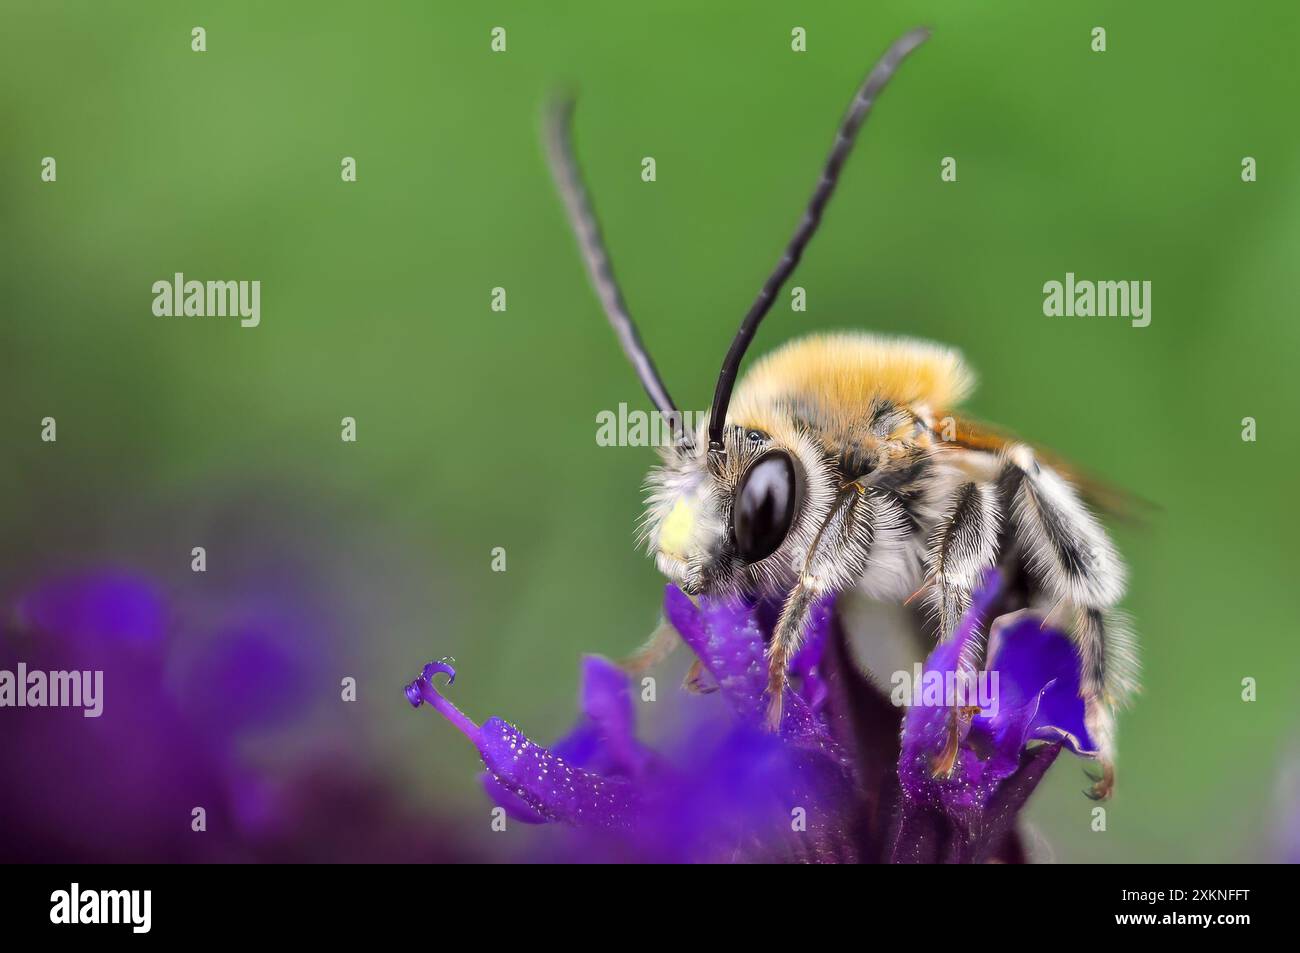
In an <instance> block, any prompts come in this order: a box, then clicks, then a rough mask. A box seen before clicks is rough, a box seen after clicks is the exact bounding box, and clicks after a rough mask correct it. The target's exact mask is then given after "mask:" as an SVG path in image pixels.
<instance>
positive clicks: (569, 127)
mask: <svg viewBox="0 0 1300 953" xmlns="http://www.w3.org/2000/svg"><path fill="white" fill-rule="evenodd" d="M574 104H575V99H574V97H573V96H572V95H566V96H557V97H555V98H554V99H553V100H552V101H551V102H550V104H549V105H548V106H547V108H546V112H545V119H544V126H545V128H544V135H545V140H546V154H547V159H548V160H549V163H550V167H551V175H552V176H553V177H554V178H555V185H556V188H557V189H559V192H560V197H561V198H562V199H563V200H564V210H565V212H566V213H568V216H569V225H570V226H572V228H573V234H574V237H576V238H577V240H578V248H579V250H580V251H581V252H582V260H583V263H584V264H585V265H586V266H587V277H588V278H589V279H590V280H591V286H592V288H593V289H594V290H595V292H596V297H598V298H599V299H600V303H601V306H602V307H603V308H604V309H605V317H607V318H608V319H609V323H610V324H611V325H612V326H613V328H614V333H615V334H616V335H617V336H618V343H619V344H620V345H622V347H623V353H624V354H626V355H627V359H628V360H629V361H631V362H632V368H633V370H635V371H636V376H637V377H638V378H640V380H641V386H643V387H644V388H645V390H646V393H647V394H649V395H650V400H651V401H653V402H654V405H655V407H657V408H658V409H659V411H660V412H661V413H663V414H664V415H665V416H666V417H668V419H669V421H670V422H672V424H673V426H674V427H676V426H678V425H679V422H680V415H679V414H678V413H677V406H676V405H675V404H674V403H673V399H672V397H670V396H669V395H668V389H667V388H666V387H664V382H663V380H662V379H661V378H660V377H659V371H658V370H657V369H656V368H655V364H654V361H653V360H651V359H650V352H649V351H647V350H646V347H645V344H644V343H643V342H642V340H641V335H640V334H638V333H637V329H636V324H634V323H633V321H632V316H631V315H630V314H628V310H627V304H626V302H624V300H623V293H622V291H620V290H619V287H618V280H617V279H616V278H615V277H614V268H613V265H612V264H611V263H610V260H609V253H608V252H607V251H606V250H605V242H604V240H603V239H602V238H601V234H600V222H599V221H597V219H596V212H595V209H593V208H592V206H591V200H590V199H589V198H588V197H587V187H586V184H585V183H584V182H583V180H582V170H581V169H580V168H579V167H578V159H577V157H576V156H575V155H574V151H573V109H574Z"/></svg>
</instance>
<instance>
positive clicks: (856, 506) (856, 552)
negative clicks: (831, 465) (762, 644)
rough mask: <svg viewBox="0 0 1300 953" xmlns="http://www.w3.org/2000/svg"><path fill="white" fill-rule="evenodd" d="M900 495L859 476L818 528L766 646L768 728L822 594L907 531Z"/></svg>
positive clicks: (777, 717)
mask: <svg viewBox="0 0 1300 953" xmlns="http://www.w3.org/2000/svg"><path fill="white" fill-rule="evenodd" d="M905 532H906V529H905V520H904V518H903V515H902V508H901V505H900V504H899V502H898V499H897V498H896V497H895V496H893V495H892V494H889V493H886V492H883V491H879V490H875V489H871V488H869V487H866V486H864V485H863V484H861V483H859V482H857V481H854V482H852V483H848V484H846V485H845V486H844V487H843V488H842V489H841V490H840V492H839V495H838V496H837V497H836V498H835V503H834V504H833V505H832V506H831V511H830V515H829V516H827V517H826V520H825V522H823V523H822V525H821V527H820V528H819V529H818V530H817V535H816V536H815V537H814V538H813V542H812V545H811V546H809V548H808V552H807V554H806V555H805V556H804V559H803V566H802V569H801V571H800V573H799V579H798V582H796V583H795V586H794V588H793V589H791V590H790V594H789V596H787V598H786V600H785V606H784V608H782V610H781V617H780V619H779V620H777V624H776V629H775V631H774V632H773V633H772V642H771V644H770V645H769V646H768V648H767V661H768V680H767V695H768V702H767V712H766V717H765V719H764V723H765V726H766V727H767V729H768V730H769V731H777V730H779V729H780V727H781V715H782V709H783V701H782V696H783V694H784V692H785V688H786V684H787V683H788V681H789V669H790V659H791V658H793V656H794V653H795V652H797V651H798V650H799V645H800V643H801V642H802V641H803V637H804V633H805V632H806V631H807V629H808V622H809V619H810V618H811V616H812V610H813V607H814V606H816V604H817V602H818V600H820V599H821V598H822V597H823V596H826V595H829V594H830V593H833V592H840V591H842V590H844V589H846V588H848V587H849V586H851V585H853V584H854V583H856V582H857V581H858V580H859V579H861V578H862V577H863V574H864V572H865V571H866V570H867V569H868V568H869V566H868V564H869V562H870V560H871V557H872V555H873V553H875V552H876V551H877V550H880V555H881V557H882V558H888V557H887V556H886V552H887V551H888V552H893V551H895V550H896V548H897V547H896V546H894V545H882V544H893V543H896V542H897V539H896V537H899V536H900V535H901V534H903V533H905Z"/></svg>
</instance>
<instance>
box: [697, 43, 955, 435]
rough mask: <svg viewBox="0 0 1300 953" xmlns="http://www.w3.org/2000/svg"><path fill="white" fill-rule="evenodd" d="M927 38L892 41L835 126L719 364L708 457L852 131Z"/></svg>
mask: <svg viewBox="0 0 1300 953" xmlns="http://www.w3.org/2000/svg"><path fill="white" fill-rule="evenodd" d="M929 36H930V31H929V30H928V29H926V28H925V27H918V28H917V29H915V30H912V31H910V32H908V33H905V34H903V36H901V37H899V38H898V39H897V40H895V41H894V43H893V45H891V46H890V47H889V49H888V50H886V51H885V55H884V56H882V57H881V58H880V60H879V62H877V63H876V65H875V66H874V67H872V70H871V72H870V73H869V74H867V78H866V79H865V80H864V81H863V83H862V86H861V88H860V89H859V90H858V93H857V95H856V96H855V97H854V99H853V103H852V104H851V105H850V106H849V111H848V112H847V113H846V114H845V116H844V119H843V121H842V122H841V123H840V128H839V132H837V133H836V135H835V145H833V146H832V147H831V151H830V155H828V156H827V157H826V164H825V166H824V167H823V168H822V175H821V178H820V179H819V180H818V181H817V188H816V189H814V190H813V194H812V198H811V199H810V200H809V202H808V205H807V207H806V208H805V209H804V213H803V219H802V220H801V221H800V222H799V227H798V228H796V229H795V232H794V237H792V238H791V239H790V241H789V243H788V244H787V245H786V246H785V252H784V254H782V255H781V260H780V261H778V262H777V264H776V269H775V270H774V271H773V272H772V273H771V274H770V275H769V276H768V278H767V281H765V282H764V283H763V288H762V290H761V291H759V293H758V297H757V298H756V299H755V300H754V303H753V304H752V305H750V308H749V313H748V314H746V315H745V320H744V321H742V322H741V323H740V330H739V331H737V332H736V337H735V340H733V341H732V342H731V347H730V348H729V349H728V350H727V357H726V359H725V360H724V361H723V362H722V370H721V372H720V373H719V374H718V386H717V389H716V390H715V391H714V392H713V410H712V413H711V414H710V416H709V451H710V452H711V453H723V452H725V451H724V444H723V442H722V428H723V426H724V424H725V423H726V421H727V406H728V405H729V404H730V403H731V390H732V388H733V387H734V386H735V384H736V374H737V372H738V371H739V370H740V362H741V359H742V358H744V356H745V351H747V350H748V349H749V344H750V342H751V341H753V340H754V333H755V332H756V331H757V330H758V326H759V324H761V323H762V321H763V318H764V317H766V316H767V312H768V311H770V310H771V308H772V304H773V302H775V301H776V295H777V292H779V291H780V290H781V286H782V285H784V284H785V282H786V279H787V278H789V277H790V275H791V274H792V273H793V272H794V270H795V268H796V267H798V265H799V259H800V258H801V257H802V256H803V251H804V248H806V247H807V245H808V242H809V241H810V240H811V239H812V237H813V235H814V234H815V233H816V231H817V226H818V225H820V224H821V219H822V212H823V211H825V209H826V203H827V202H829V201H830V198H831V194H832V193H833V192H834V191H835V185H836V183H837V182H838V181H839V178H840V171H841V169H843V167H844V161H845V160H846V159H847V158H848V156H849V153H850V152H851V151H852V150H853V140H854V139H855V138H856V137H857V134H858V130H859V129H860V128H861V127H862V123H863V122H864V121H865V120H866V118H867V114H868V113H870V112H871V107H872V106H873V105H875V102H876V97H877V96H879V95H880V91H881V90H882V89H884V88H885V84H886V83H888V82H889V80H890V78H891V77H892V76H893V75H894V72H895V70H897V69H898V65H899V64H900V63H901V62H902V61H903V59H904V58H905V57H906V56H907V55H908V54H909V53H911V52H912V51H913V50H914V49H916V48H917V47H918V46H920V45H921V44H922V43H924V42H925V41H926V39H927V38H928V37H929Z"/></svg>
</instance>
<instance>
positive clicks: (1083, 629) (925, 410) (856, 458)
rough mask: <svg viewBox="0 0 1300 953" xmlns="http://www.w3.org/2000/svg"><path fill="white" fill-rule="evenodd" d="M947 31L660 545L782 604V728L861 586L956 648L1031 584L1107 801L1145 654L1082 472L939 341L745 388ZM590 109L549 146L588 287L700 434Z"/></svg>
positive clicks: (778, 366) (709, 428) (721, 585)
mask: <svg viewBox="0 0 1300 953" xmlns="http://www.w3.org/2000/svg"><path fill="white" fill-rule="evenodd" d="M928 35H929V34H928V31H926V30H924V29H917V30H913V31H911V32H909V33H907V34H905V35H904V36H902V37H901V38H899V39H898V40H897V41H896V42H895V43H894V44H893V45H892V46H890V47H889V49H888V50H887V51H886V52H885V54H884V56H883V57H882V58H881V59H880V61H879V62H878V63H877V64H876V65H875V66H874V68H873V69H872V70H871V72H870V73H869V74H868V75H867V77H866V79H865V81H864V82H863V84H862V86H861V87H860V88H859V89H858V91H857V94H856V96H855V97H854V99H853V101H852V103H851V105H850V107H849V109H848V112H847V113H846V114H845V116H844V118H843V120H842V122H841V124H840V127H839V130H838V133H837V135H836V137H835V141H834V144H833V146H832V148H831V151H830V154H829V156H828V158H827V160H826V163H825V166H824V168H823V170H822V174H821V177H820V179H819V180H818V182H817V185H816V188H815V190H814V192H813V195H812V198H811V200H810V201H809V203H808V205H807V207H806V209H805V211H804V214H803V217H802V219H801V220H800V222H799V225H798V227H797V228H796V230H795V233H794V236H793V237H792V238H791V239H790V241H789V242H788V244H787V245H786V247H785V250H784V253H783V254H782V256H781V258H780V261H779V262H778V263H777V266H776V268H775V270H774V271H773V272H772V273H771V275H770V276H769V277H768V279H767V280H766V282H765V283H764V284H763V286H762V289H761V290H760V291H759V294H758V297H757V299H756V300H755V301H754V303H753V305H752V306H751V307H750V309H749V311H748V313H747V314H746V315H745V317H744V319H743V321H742V322H741V324H740V329H739V331H738V333H737V334H736V337H735V339H734V340H733V341H732V343H731V347H730V348H729V350H728V351H727V355H726V358H725V359H724V361H723V363H722V369H721V372H720V373H719V376H718V381H717V386H716V388H715V391H714V397H713V403H712V407H711V409H710V412H709V415H708V420H707V424H701V426H700V427H699V428H698V429H696V430H693V431H692V430H688V429H686V428H679V433H678V439H676V440H675V441H674V442H672V443H671V445H670V446H668V447H665V448H662V449H661V462H660V464H659V465H658V466H656V467H655V468H654V469H652V470H651V472H650V474H649V477H648V479H647V486H648V499H647V509H646V515H645V519H644V523H643V533H644V537H645V540H646V542H647V545H648V547H649V550H650V552H651V553H652V554H653V556H654V559H655V562H656V563H657V565H658V568H659V569H660V570H661V571H662V572H663V574H664V575H665V576H667V577H668V579H669V580H671V581H672V582H674V583H675V584H676V585H677V586H679V587H680V588H681V589H682V590H683V591H684V592H686V593H687V594H688V595H692V596H711V597H721V596H745V597H751V598H753V597H758V598H779V599H781V600H782V609H781V612H780V616H779V619H778V621H777V623H776V626H775V629H774V631H773V634H772V638H771V641H770V644H769V645H768V649H767V661H768V666H769V672H768V686H767V698H768V702H767V709H766V719H765V721H766V724H767V726H768V727H769V729H771V730H776V728H777V727H778V726H779V725H780V722H781V717H782V693H783V690H784V689H785V687H786V684H787V680H788V678H789V674H788V669H789V663H790V660H791V658H792V656H793V654H794V653H795V651H796V650H797V649H798V647H799V645H800V641H801V639H802V638H803V636H804V633H805V630H806V629H807V627H808V623H809V619H810V614H811V612H812V610H813V608H814V606H815V605H816V604H817V603H818V602H819V600H821V599H822V598H823V597H825V596H827V595H828V594H838V593H843V592H845V591H848V590H851V589H857V590H861V591H863V592H864V593H865V594H866V595H868V596H870V597H872V598H875V599H878V600H888V601H898V602H902V601H908V600H909V599H910V598H911V597H916V596H919V595H922V594H923V595H924V597H925V599H926V604H927V605H928V607H929V609H930V611H931V614H932V616H933V620H934V622H933V624H934V628H935V630H936V635H937V637H938V638H939V639H946V638H948V637H950V636H951V635H952V633H953V631H954V629H955V627H956V625H957V623H958V620H960V619H961V617H962V615H963V613H964V612H965V611H966V610H967V608H968V607H969V606H970V604H971V599H972V593H973V591H974V590H975V588H977V586H978V585H979V584H980V580H981V579H982V577H983V575H984V573H985V572H986V570H987V569H989V568H990V567H994V566H1001V567H1004V568H1005V569H1008V570H1010V571H1013V573H1014V578H1015V579H1016V580H1017V584H1016V588H1017V590H1018V591H1019V597H1020V599H1021V604H1022V605H1021V606H1017V607H1022V606H1029V605H1033V606H1035V607H1039V608H1042V609H1045V610H1046V611H1048V612H1050V613H1051V614H1053V616H1054V617H1057V616H1059V617H1061V618H1063V619H1064V624H1065V625H1066V627H1067V628H1068V630H1069V632H1070V633H1071V635H1072V637H1073V640H1074V643H1075V645H1076V646H1077V650H1078V653H1079V657H1080V668H1081V673H1082V675H1081V680H1080V681H1081V689H1080V694H1081V695H1082V697H1083V700H1084V702H1085V710H1086V714H1087V727H1088V729H1089V732H1090V734H1091V735H1092V736H1093V739H1094V740H1095V741H1096V742H1097V744H1098V746H1099V748H1100V751H1099V755H1100V757H1099V761H1100V764H1101V774H1100V776H1099V777H1097V778H1096V779H1095V781H1096V783H1095V785H1094V787H1093V790H1092V792H1091V793H1092V795H1093V796H1095V797H1099V798H1100V797H1107V796H1109V795H1110V793H1111V790H1112V788H1113V785H1114V777H1115V774H1114V757H1115V729H1114V712H1115V709H1116V707H1117V706H1118V705H1119V704H1120V703H1121V702H1122V701H1123V700H1124V699H1126V698H1127V696H1128V695H1129V694H1130V693H1131V692H1132V691H1133V690H1134V689H1135V687H1136V686H1135V684H1134V678H1135V669H1136V662H1135V653H1134V649H1133V639H1132V636H1131V635H1130V633H1129V629H1128V626H1127V623H1126V621H1125V620H1124V618H1123V616H1122V615H1120V614H1119V613H1118V612H1117V610H1116V606H1117V604H1118V602H1119V600H1120V598H1121V596H1122V595H1123V593H1124V587H1125V569H1124V565H1123V563H1122V562H1121V560H1120V557H1119V555H1118V553H1117V552H1116V549H1115V546H1114V545H1113V544H1112V543H1111V541H1110V539H1109V537H1108V536H1107V534H1106V532H1105V530H1104V529H1103V528H1102V525H1101V524H1100V522H1099V521H1098V520H1097V518H1096V517H1095V516H1094V515H1093V514H1092V512H1091V511H1090V510H1089V508H1088V506H1087V505H1085V503H1084V502H1083V499H1082V498H1081V495H1080V492H1079V490H1078V489H1076V487H1075V486H1074V485H1073V483H1072V480H1071V479H1070V478H1069V477H1068V472H1069V471H1068V470H1067V469H1066V468H1065V467H1063V466H1061V465H1058V464H1056V463H1055V462H1054V461H1049V460H1048V459H1046V457H1045V456H1044V455H1042V454H1040V453H1036V452H1035V451H1034V450H1033V449H1032V448H1031V447H1029V446H1028V445H1027V444H1025V443H1021V442H1019V441H1016V440H1015V439H1014V438H1011V437H1009V436H1006V435H1004V434H1003V433H1001V432H1000V431H997V430H994V429H992V428H989V427H985V426H981V425H978V424H976V423H974V422H973V421H970V420H967V419H966V418H964V417H962V416H961V415H960V414H959V412H958V410H957V408H958V407H959V406H960V404H961V403H962V401H963V400H964V399H965V398H966V397H967V396H968V395H969V393H970V391H971V389H972V387H973V385H974V375H973V373H972V372H971V370H970V368H969V367H968V366H967V364H966V362H965V361H964V360H963V358H962V356H961V355H960V354H959V353H958V352H957V351H955V350H954V349H952V348H949V347H945V346H942V345H939V344H933V343H929V342H925V341H920V340H913V339H907V338H887V337H882V336H877V335H874V334H868V333H836V334H821V335H814V336H811V337H806V338H802V339H799V340H795V341H793V342H791V343H789V344H787V345H785V346H784V347H782V348H780V349H778V350H777V351H775V352H773V353H771V354H769V355H767V356H766V357H764V358H763V359H761V360H760V361H758V362H757V363H756V364H755V365H754V366H753V367H752V368H751V369H750V370H749V372H748V373H747V374H746V375H745V377H744V379H743V380H742V381H741V382H740V385H739V386H738V387H736V386H735V385H736V379H737V375H738V372H739V369H740V364H741V361H742V359H743V357H744V356H745V353H746V351H747V350H748V348H749V346H750V343H751V342H752V341H753V338H754V335H755V332H756V331H757V330H758V327H759V325H760V323H761V322H762V320H763V318H764V317H765V316H766V315H767V313H768V312H769V310H770V309H771V307H772V304H773V302H774V300H775V299H776V297H777V295H778V293H779V292H780V291H781V288H782V286H783V285H784V284H785V282H786V280H787V279H788V278H789V277H790V275H791V273H793V271H794V270H795V267H796V266H797V265H798V263H799V260H800V258H801V256H802V254H803V252H804V250H805V248H806V247H807V245H808V242H809V241H810V239H811V238H812V236H813V234H814V233H815V232H816V230H817V227H818V225H819V224H820V222H821V219H822V213H823V212H824V210H825V208H826V205H827V203H828V201H829V200H830V198H831V195H832V193H833V192H834V190H835V187H836V184H837V182H838V181H839V177H840V173H841V171H842V170H843V168H844V165H845V161H846V160H847V158H848V155H849V153H850V151H851V149H852V147H853V144H854V141H855V139H856V136H857V133H858V131H859V129H860V128H861V127H862V125H863V122H864V121H865V120H866V118H867V116H868V114H869V113H870V112H871V109H872V106H873V105H874V104H875V102H876V99H877V97H878V96H879V94H880V93H881V91H882V90H883V89H884V87H885V86H886V84H887V83H888V82H889V80H890V78H891V77H892V76H893V75H894V72H895V71H896V69H897V68H898V66H899V64H900V63H901V62H902V61H903V60H904V59H905V58H906V57H907V56H908V55H909V54H910V53H911V52H912V51H913V50H915V49H916V48H917V47H918V46H919V45H920V44H921V43H922V42H924V40H925V39H926V38H927V37H928ZM572 113H573V102H572V100H568V101H566V102H562V103H560V104H558V105H557V106H556V107H555V108H554V109H553V110H552V111H551V112H550V115H549V120H548V123H547V128H546V141H547V149H548V154H549V159H550V162H551V167H552V171H553V174H554V177H555V180H556V184H557V187H558V189H559V192H560V194H561V197H562V198H563V201H564V204H565V208H566V211H567V213H568V217H569V220H570V223H571V224H572V226H573V229H574V232H575V234H576V237H577V239H578V245H579V248H580V250H581V252H582V256H583V259H584V262H585V264H586V268H587V271H588V276H589V278H590V280H591V283H592V285H593V287H594V289H595V291H596V294H597V296H598V297H599V299H600V301H601V304H602V305H603V308H604V310H605V313H606V315H607V317H608V318H609V321H610V323H611V324H612V325H613V328H614V331H615V332H616V334H617V336H618V339H619V342H620V343H621V345H622V348H623V350H624V352H625V353H626V355H627V357H628V358H629V360H630V361H631V363H632V366H633V368H634V369H635V370H636V373H637V376H638V377H639V378H640V381H641V383H642V385H643V386H644V387H645V390H646V392H647V394H648V395H649V397H650V399H651V401H652V402H653V403H654V404H655V406H656V407H657V408H658V410H659V411H660V412H661V413H663V414H664V415H665V416H666V417H667V418H668V419H669V420H680V419H681V415H680V414H679V413H678V411H677V407H676V405H675V404H674V403H673V400H672V398H671V397H670V396H669V393H668V390H667V388H666V387H665V386H664V383H663V380H662V378H661V377H660V375H659V372H658V370H657V369H656V367H655V365H654V362H653V361H652V360H651V358H650V354H649V352H648V351H647V350H646V348H645V346H644V344H643V342H642V340H641V338H640V335H639V334H638V332H637V329H636V326H635V325H634V323H633V322H632V318H631V316H630V314H629V313H628V309H627V306H626V303H625V301H624V298H623V295H622V292H621V291H620V289H619V285H618V282H617V280H616V279H615V277H614V273H613V268H612V265H611V263H610V259H609V256H608V254H607V253H606V251H605V247H604V242H603V239H602V237H601V232H600V227H599V224H598V221H597V218H596V215H595V212H594V210H593V208H592V206H591V202H590V200H589V198H588V196H587V192H586V188H585V186H584V184H583V180H582V176H581V173H580V171H579V167H578V164H577V160H576V157H575V155H574V150H573V147H572V142H571V127H572ZM1004 601H1005V600H1004ZM660 651H661V648H657V647H655V646H653V645H650V644H648V645H647V647H646V650H645V652H646V653H647V654H648V655H653V654H655V653H657V652H660ZM688 681H689V677H688ZM954 724H956V719H954ZM950 767H951V766H950V765H949V769H950ZM939 770H942V767H940V768H936V771H939Z"/></svg>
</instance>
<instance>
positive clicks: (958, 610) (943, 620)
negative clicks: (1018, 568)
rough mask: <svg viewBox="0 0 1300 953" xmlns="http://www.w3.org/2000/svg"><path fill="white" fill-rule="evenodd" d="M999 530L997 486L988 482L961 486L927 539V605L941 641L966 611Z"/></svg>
mask: <svg viewBox="0 0 1300 953" xmlns="http://www.w3.org/2000/svg"><path fill="white" fill-rule="evenodd" d="M1001 527H1002V511H1001V508H1000V507H999V506H998V497H997V490H996V488H995V487H994V486H993V485H992V484H989V483H975V482H970V483H963V484H961V485H960V486H959V487H957V489H956V491H955V492H954V493H953V494H952V497H951V499H950V500H949V501H948V503H947V505H946V507H945V510H944V515H943V518H942V519H940V520H939V522H938V524H937V525H936V527H935V529H934V531H933V532H932V533H931V534H930V537H929V539H928V540H926V543H927V552H926V557H925V565H926V576H927V577H928V578H931V579H933V580H934V583H933V588H932V589H931V596H930V605H931V606H932V608H933V609H934V611H935V612H936V614H937V616H938V625H939V639H940V641H942V640H944V639H947V638H948V637H949V636H951V635H952V633H953V631H954V630H955V629H956V628H957V623H958V622H959V621H960V620H961V617H962V616H963V615H965V614H966V610H967V609H969V608H970V601H971V593H972V592H973V591H974V589H975V588H976V587H977V586H978V585H979V582H980V573H981V572H983V570H984V569H986V568H987V567H989V566H992V565H993V563H994V560H995V559H996V555H997V545H998V533H999V532H1000V531H1001Z"/></svg>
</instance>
